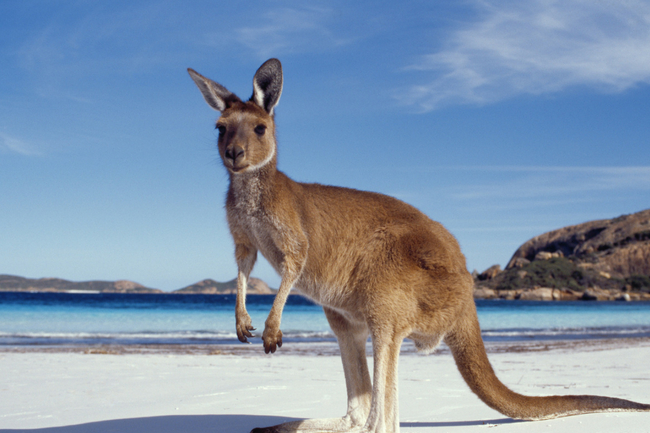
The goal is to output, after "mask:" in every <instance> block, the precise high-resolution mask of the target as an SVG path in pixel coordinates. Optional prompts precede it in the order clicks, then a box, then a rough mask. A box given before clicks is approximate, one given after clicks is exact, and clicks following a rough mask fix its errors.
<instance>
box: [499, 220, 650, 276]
mask: <svg viewBox="0 0 650 433" xmlns="http://www.w3.org/2000/svg"><path fill="white" fill-rule="evenodd" d="M540 255H541V256H542V257H540ZM553 255H556V256H563V257H570V258H573V259H575V260H576V261H577V262H579V264H580V266H582V267H583V268H590V269H593V270H594V271H596V272H599V273H600V272H602V273H605V274H607V275H609V276H610V277H614V278H626V277H630V276H632V275H650V209H647V210H644V211H641V212H637V213H634V214H631V215H623V216H620V217H618V218H612V219H606V220H598V221H590V222H586V223H583V224H578V225H574V226H570V227H564V228H561V229H558V230H553V231H551V232H548V233H544V234H542V235H539V236H536V237H534V238H533V239H531V240H529V241H528V242H526V243H524V244H523V245H522V246H521V247H519V249H517V251H516V252H515V253H514V255H513V256H512V258H511V259H510V262H509V263H508V265H507V266H506V270H507V269H512V268H514V267H520V266H521V264H522V263H525V260H527V261H533V260H539V259H544V258H550V257H551V256H553ZM547 256H548V257H547Z"/></svg>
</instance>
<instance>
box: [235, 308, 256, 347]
mask: <svg viewBox="0 0 650 433" xmlns="http://www.w3.org/2000/svg"><path fill="white" fill-rule="evenodd" d="M254 330H255V328H253V322H252V320H251V317H250V316H249V315H248V314H246V315H245V316H243V317H241V318H237V338H238V339H239V341H241V342H242V343H248V338H253V334H251V331H254Z"/></svg>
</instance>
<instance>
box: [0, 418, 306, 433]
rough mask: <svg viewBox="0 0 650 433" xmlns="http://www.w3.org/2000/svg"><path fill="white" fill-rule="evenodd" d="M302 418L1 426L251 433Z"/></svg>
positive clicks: (58, 432) (80, 431) (111, 432)
mask: <svg viewBox="0 0 650 433" xmlns="http://www.w3.org/2000/svg"><path fill="white" fill-rule="evenodd" d="M298 419H299V418H288V417H279V416H257V415H172V416H154V417H147V418H127V419H113V420H107V421H96V422H89V423H85V424H76V425H69V426H61V427H45V428H36V429H0V433H26V432H29V433H143V432H156V433H190V432H191V433H203V432H215V433H248V432H249V431H251V430H252V429H254V428H255V427H267V426H270V425H276V424H281V423H283V422H288V421H297V420H298Z"/></svg>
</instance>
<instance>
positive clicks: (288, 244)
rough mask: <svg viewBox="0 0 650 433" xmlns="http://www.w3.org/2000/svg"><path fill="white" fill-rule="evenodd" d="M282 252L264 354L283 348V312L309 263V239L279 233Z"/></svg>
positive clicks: (302, 236) (266, 330) (297, 235)
mask: <svg viewBox="0 0 650 433" xmlns="http://www.w3.org/2000/svg"><path fill="white" fill-rule="evenodd" d="M277 237H278V240H277V241H276V244H279V246H280V250H281V251H282V252H283V253H284V260H283V263H282V281H281V282H280V288H279V289H278V293H277V294H276V295H275V300H274V301H273V307H271V312H270V313H269V316H268V318H267V319H266V322H265V326H264V333H263V334H262V340H263V342H264V352H266V353H275V351H276V350H277V348H278V347H282V331H280V322H281V321H282V311H283V309H284V304H285V303H286V302H287V297H288V296H289V292H290V291H291V288H292V287H293V285H294V284H295V282H296V281H297V280H298V278H299V277H300V273H301V272H302V269H303V267H304V266H305V262H306V261H307V238H306V236H305V235H304V234H303V233H302V232H295V231H286V232H278V236H277Z"/></svg>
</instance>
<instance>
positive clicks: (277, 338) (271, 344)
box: [262, 326, 282, 353]
mask: <svg viewBox="0 0 650 433" xmlns="http://www.w3.org/2000/svg"><path fill="white" fill-rule="evenodd" d="M262 340H263V341H264V352H265V353H275V351H276V350H277V348H278V347H282V331H280V330H279V329H272V328H270V327H268V326H267V327H266V328H264V333H263V334H262Z"/></svg>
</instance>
